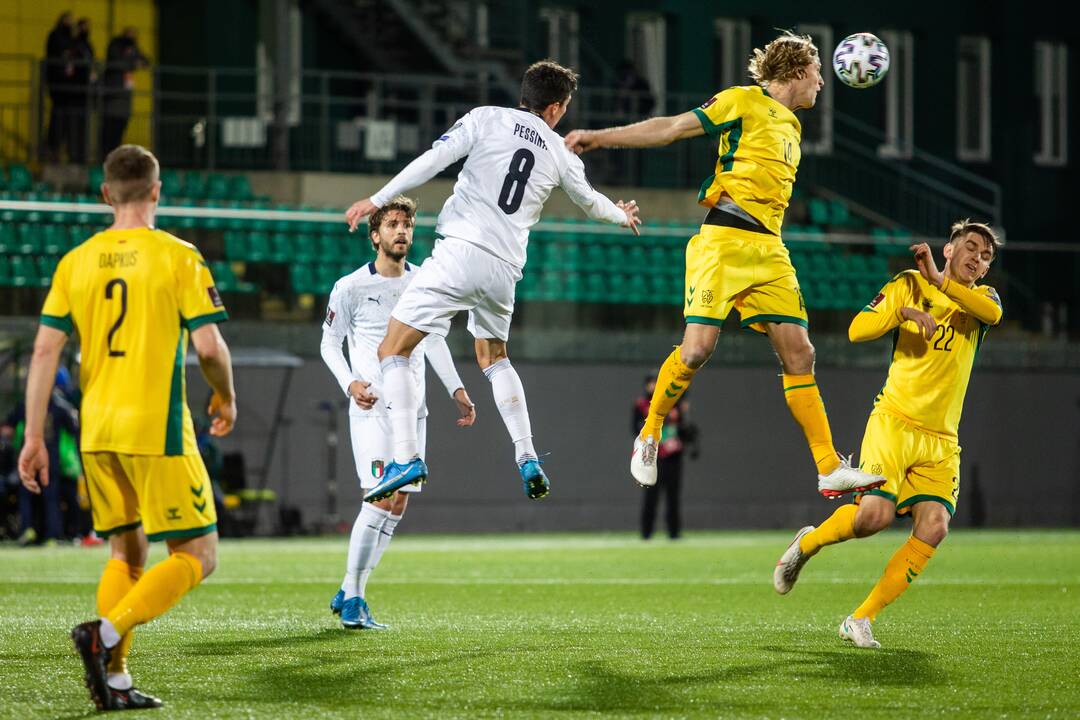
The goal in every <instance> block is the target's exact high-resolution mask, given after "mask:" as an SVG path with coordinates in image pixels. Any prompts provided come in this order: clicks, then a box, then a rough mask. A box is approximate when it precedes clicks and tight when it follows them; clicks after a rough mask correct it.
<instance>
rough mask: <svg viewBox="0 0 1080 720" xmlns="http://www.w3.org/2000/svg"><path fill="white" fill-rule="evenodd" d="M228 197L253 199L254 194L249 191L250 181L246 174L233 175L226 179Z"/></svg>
mask: <svg viewBox="0 0 1080 720" xmlns="http://www.w3.org/2000/svg"><path fill="white" fill-rule="evenodd" d="M228 184H229V189H228V194H229V197H230V198H232V199H233V200H253V199H254V198H255V195H254V194H253V193H252V192H251V183H250V182H248V177H247V175H233V176H232V177H230V178H229V181H228Z"/></svg>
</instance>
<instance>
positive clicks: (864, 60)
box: [832, 32, 889, 88]
mask: <svg viewBox="0 0 1080 720" xmlns="http://www.w3.org/2000/svg"><path fill="white" fill-rule="evenodd" d="M832 66H833V70H834V71H836V77H838V78H840V82H842V83H844V84H845V85H847V86H848V87H853V88H868V87H873V86H874V85H877V84H878V83H879V82H881V79H882V78H884V77H885V73H887V72H889V48H887V47H885V43H883V42H881V40H880V39H879V38H878V36H877V35H874V34H873V33H868V32H860V33H854V34H853V35H848V36H847V37H846V38H844V39H843V40H841V41H840V44H839V45H837V46H836V50H835V51H834V52H833V56H832Z"/></svg>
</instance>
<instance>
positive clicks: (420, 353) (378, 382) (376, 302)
mask: <svg viewBox="0 0 1080 720" xmlns="http://www.w3.org/2000/svg"><path fill="white" fill-rule="evenodd" d="M415 276H416V268H415V267H414V266H413V265H410V264H409V263H405V272H404V273H402V274H401V275H400V276H399V277H386V276H384V275H380V274H379V273H378V272H377V271H376V269H375V263H373V262H371V263H368V264H367V265H363V266H361V267H360V269H358V270H356V271H355V272H352V273H350V274H348V275H346V276H345V277H343V278H341V279H340V280H338V281H337V282H336V283H334V289H333V290H332V291H331V292H330V299H329V301H328V302H327V305H326V320H325V321H324V322H323V334H322V342H321V344H320V351H321V354H322V358H323V361H324V362H325V363H326V365H327V367H328V368H330V372H332V373H333V374H334V377H335V379H337V381H338V385H339V386H341V389H342V392H344V393H345V394H346V395H348V393H349V385H350V384H351V383H352V382H353V381H354V380H362V381H364V382H367V383H371V387H369V388H368V392H370V393H372V394H374V395H375V396H376V397H380V398H381V397H382V390H381V387H382V369H381V368H380V366H379V356H378V350H379V343H381V342H382V339H383V338H384V337H385V336H386V326H387V323H389V321H390V311H391V310H393V309H394V306H395V305H396V304H397V301H398V298H400V297H401V293H403V292H404V291H405V288H406V287H407V286H408V285H409V283H410V282H412V279H413V277H415ZM343 340H346V341H347V342H348V345H349V359H348V361H346V360H345V355H344V353H343V352H342V349H341V348H342V341H343ZM427 357H430V358H431V360H432V367H433V368H435V371H436V372H437V373H438V374H439V378H440V379H441V380H442V381H443V384H444V385H446V386H447V392H448V393H450V394H451V395H453V393H454V391H455V390H457V389H458V388H460V387H463V385H462V383H461V379H460V378H459V377H458V375H457V371H456V370H455V369H454V363H453V360H452V359H451V357H450V351H449V349H448V348H447V347H446V340H445V339H443V338H441V337H438V336H431V337H428V338H425V339H424V340H423V341H422V342H421V343H420V344H419V345H417V346H416V349H415V350H413V353H412V356H411V357H410V359H409V364H410V366H411V368H412V371H413V376H414V377H415V378H416V389H417V399H418V401H419V403H418V405H417V407H418V408H419V409H418V412H417V417H418V418H423V417H427V413H428V410H427V403H426V398H425V394H426V388H425V386H426V383H425V382H424V371H425V367H426V365H425V359H426V358H427ZM349 414H350V415H351V416H354V417H370V416H384V415H386V407H385V406H384V404H383V403H382V402H381V401H377V402H376V403H375V405H374V406H373V407H372V408H371V409H370V410H364V409H362V408H360V407H359V406H358V405H357V404H356V403H355V402H350V403H349Z"/></svg>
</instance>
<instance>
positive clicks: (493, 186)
mask: <svg viewBox="0 0 1080 720" xmlns="http://www.w3.org/2000/svg"><path fill="white" fill-rule="evenodd" d="M576 89H577V74H576V73H574V71H573V70H570V69H568V68H564V67H562V66H560V65H558V64H556V63H554V62H551V61H550V60H545V61H542V62H538V63H535V64H533V65H532V66H530V67H529V69H528V70H526V71H525V76H524V78H523V79H522V82H521V107H518V108H501V107H478V108H475V109H473V110H471V111H470V112H468V113H466V114H465V116H464V117H462V118H461V119H460V120H458V121H457V122H456V123H454V125H453V127H451V128H450V129H449V130H447V131H446V133H445V134H443V135H442V137H440V138H439V139H438V140H436V141H435V143H434V144H433V145H432V147H431V149H430V150H428V151H427V152H425V153H424V154H423V155H421V156H420V157H418V158H416V159H415V160H413V161H412V162H411V163H409V165H408V166H406V167H405V169H404V170H402V171H401V172H400V173H398V174H397V176H395V177H394V178H393V179H392V180H391V181H390V182H389V183H387V184H386V185H385V186H384V187H383V188H382V189H381V190H379V191H378V192H377V193H375V194H374V195H372V196H371V197H370V198H365V199H363V200H360V201H358V202H356V203H355V204H354V205H353V206H352V207H350V208H349V210H348V211H347V212H346V213H345V216H346V219H347V220H348V223H349V227H350V229H355V228H356V225H357V223H359V222H360V220H361V219H362V218H364V217H365V216H367V215H370V214H371V213H373V212H375V211H376V210H378V209H379V208H381V207H383V206H384V205H385V204H386V203H387V202H388V201H389V200H390V199H391V198H393V197H395V196H397V195H399V194H401V193H403V192H406V191H407V190H409V189H410V188H414V187H417V186H418V185H421V184H423V183H425V182H427V181H428V180H430V179H431V178H432V177H434V176H435V175H436V174H437V173H438V172H440V171H441V170H443V169H444V168H446V167H447V166H448V165H450V164H451V163H454V162H456V161H457V160H460V159H461V158H463V157H465V156H468V159H467V160H466V161H465V165H464V167H463V168H462V170H461V172H460V173H459V174H458V179H457V183H456V184H455V185H454V192H453V194H452V195H451V196H450V198H449V199H447V201H446V204H445V205H443V208H442V211H441V212H440V213H439V220H438V224H437V226H436V232H437V234H438V235H439V236H440V237H441V239H440V240H439V241H438V243H437V244H436V245H435V251H434V253H433V254H432V256H431V259H429V260H428V261H427V262H425V263H424V265H423V267H421V268H420V270H419V271H418V272H417V277H416V280H415V281H413V283H412V284H411V285H409V288H408V290H406V292H405V293H404V294H403V295H402V296H401V300H400V301H399V302H398V304H397V306H396V307H395V308H394V311H393V313H392V314H391V318H390V323H389V326H388V327H387V331H386V337H385V338H384V339H383V341H382V344H381V345H380V346H379V360H380V362H381V366H382V372H383V393H384V396H385V398H384V399H385V401H386V403H387V406H388V408H389V411H388V414H389V416H390V425H391V428H392V430H393V436H394V462H393V463H391V464H390V465H388V466H387V467H386V469H385V471H384V474H383V480H382V482H380V483H379V484H378V485H377V486H376V487H375V488H373V489H372V490H371V491H369V492H368V493H367V495H365V496H364V499H365V500H369V501H374V500H380V499H382V498H385V497H387V496H389V494H390V493H392V492H394V491H395V490H397V489H398V488H400V487H403V486H405V485H409V484H412V483H419V482H422V481H423V480H424V478H426V477H427V466H426V465H425V464H424V461H423V460H422V459H421V458H420V448H419V446H418V444H417V433H416V420H415V418H416V408H417V403H418V398H417V395H416V390H415V383H413V382H412V381H411V380H410V375H409V372H410V370H409V368H410V365H409V362H410V361H409V356H410V354H411V353H412V352H413V349H414V348H415V347H416V346H417V345H418V344H419V343H420V341H421V340H423V338H424V337H425V336H427V335H429V334H434V335H443V336H445V335H446V332H447V330H449V328H450V320H451V318H453V316H454V315H455V314H457V313H458V312H459V311H461V310H468V311H469V331H470V332H471V333H472V334H473V336H474V337H475V338H476V359H477V361H478V362H479V364H480V368H481V369H482V370H483V371H484V375H486V376H487V378H488V380H490V381H491V389H492V394H493V395H494V397H495V404H496V406H498V408H499V413H500V415H501V416H502V419H503V422H504V423H505V424H506V429H507V430H508V431H509V433H510V439H511V440H513V442H514V452H515V458H516V461H517V465H518V470H519V472H520V474H521V478H522V482H523V483H524V486H525V494H526V495H528V496H529V497H530V498H534V499H535V498H541V497H544V496H545V495H547V493H548V489H549V484H548V479H547V477H546V476H545V474H544V471H543V470H542V469H541V468H540V463H539V462H538V460H537V457H536V450H535V449H534V448H533V443H532V428H531V425H530V423H529V414H528V409H527V406H526V403H525V391H524V388H522V386H521V379H520V378H519V377H518V374H517V372H516V371H515V370H514V368H513V366H512V365H511V364H510V360H509V358H508V357H507V355H506V340H507V337H508V336H509V334H510V317H511V315H513V312H514V285H515V284H516V283H517V281H518V280H520V279H521V271H522V268H523V267H524V265H525V248H526V246H527V245H528V242H529V228H531V227H532V226H533V225H535V224H536V222H537V221H538V220H539V219H540V210H541V209H542V208H543V205H544V202H545V201H546V200H547V199H548V196H549V195H550V194H551V191H552V190H553V189H554V188H555V187H562V188H563V190H565V191H566V193H567V194H568V195H569V196H570V199H571V200H573V201H574V203H576V204H577V205H578V207H580V208H581V209H582V210H584V211H585V212H586V214H587V215H588V216H589V217H591V218H593V219H596V220H604V221H606V222H609V223H612V224H615V225H623V226H625V227H629V228H630V229H631V230H632V231H633V232H634V233H635V234H637V232H638V230H637V227H638V225H639V224H640V223H641V220H640V218H639V217H638V209H637V205H636V203H634V201H632V200H631V201H630V202H628V203H623V202H621V201H620V202H619V203H613V202H611V200H609V199H608V198H606V197H605V196H604V195H602V194H600V193H598V192H597V191H596V190H594V189H593V188H592V186H591V185H589V182H588V180H587V179H586V178H585V168H584V165H582V163H581V160H580V158H578V157H577V156H576V155H574V154H573V153H571V152H570V151H569V150H567V149H566V148H565V146H564V145H563V139H562V137H561V136H560V135H559V134H558V133H556V132H555V131H554V128H555V126H556V125H558V123H559V121H560V120H561V119H562V117H563V115H564V114H566V109H567V106H569V104H570V97H571V95H572V94H573V92H574V90H576Z"/></svg>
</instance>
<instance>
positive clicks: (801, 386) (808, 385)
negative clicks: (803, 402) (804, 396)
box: [784, 383, 817, 392]
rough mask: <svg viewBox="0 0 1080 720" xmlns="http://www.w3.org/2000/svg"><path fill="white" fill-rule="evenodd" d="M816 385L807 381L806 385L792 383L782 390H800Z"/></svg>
mask: <svg viewBox="0 0 1080 720" xmlns="http://www.w3.org/2000/svg"><path fill="white" fill-rule="evenodd" d="M808 387H817V383H807V384H806V385H792V386H791V387H786V388H784V392H787V391H788V390H801V389H802V388H808Z"/></svg>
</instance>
